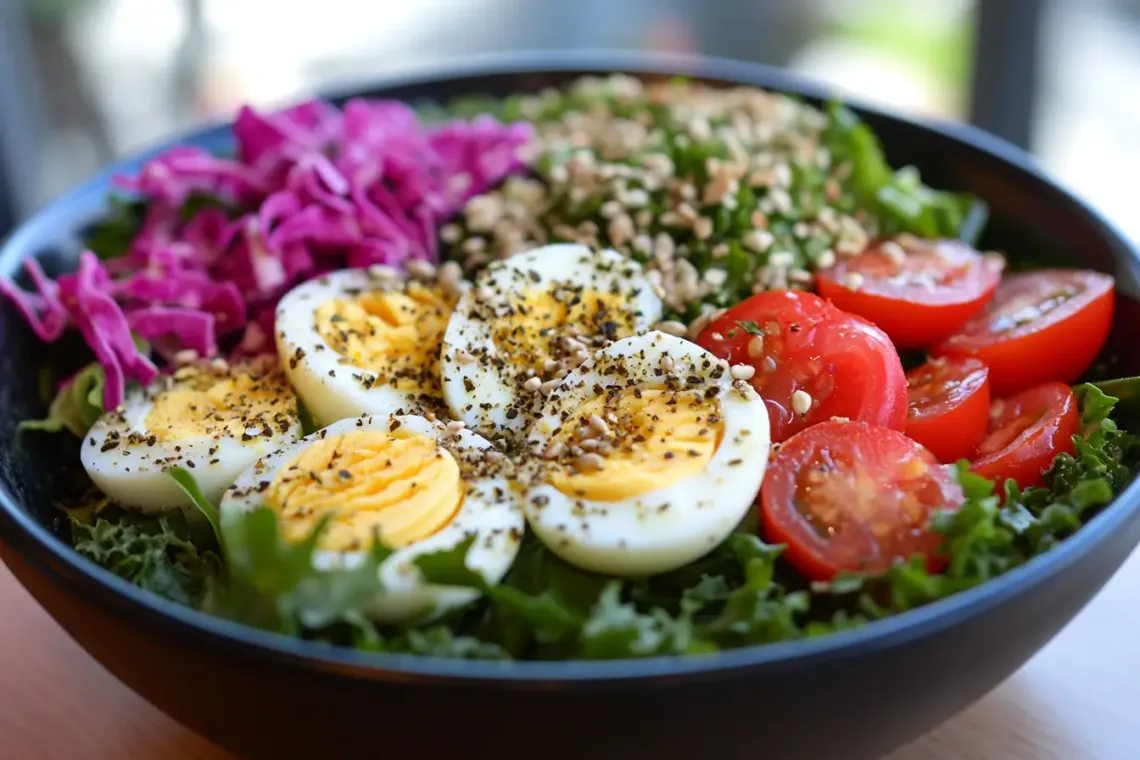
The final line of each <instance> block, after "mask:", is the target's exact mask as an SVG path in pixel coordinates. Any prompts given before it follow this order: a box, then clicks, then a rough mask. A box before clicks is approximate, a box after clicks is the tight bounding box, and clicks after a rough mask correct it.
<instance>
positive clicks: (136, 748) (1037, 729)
mask: <svg viewBox="0 0 1140 760" xmlns="http://www.w3.org/2000/svg"><path fill="white" fill-rule="evenodd" d="M1137 588H1140V553H1138V554H1134V555H1133V556H1132V558H1131V560H1130V561H1129V562H1128V564H1126V565H1125V567H1124V568H1123V569H1121V571H1120V573H1119V574H1118V575H1117V576H1116V577H1115V578H1114V579H1113V580H1112V581H1111V583H1110V584H1109V585H1108V587H1106V588H1105V590H1104V591H1103V592H1102V593H1101V594H1100V595H1099V596H1098V597H1097V598H1096V599H1095V600H1093V602H1092V603H1091V604H1090V605H1089V607H1088V608H1087V609H1086V610H1085V611H1084V612H1083V613H1082V614H1081V615H1080V616H1079V617H1078V618H1077V619H1076V620H1075V621H1073V623H1072V624H1071V625H1070V626H1069V627H1068V628H1067V629H1066V630H1065V631H1064V632H1063V633H1062V634H1061V635H1060V636H1058V637H1057V639H1055V640H1054V641H1053V643H1051V644H1050V645H1049V646H1048V647H1047V648H1046V649H1044V650H1043V651H1042V652H1041V653H1040V654H1039V655H1038V656H1037V657H1036V658H1034V659H1033V660H1032V661H1030V662H1029V664H1027V665H1026V666H1025V668H1024V669H1023V670H1021V671H1020V672H1019V673H1018V674H1017V675H1015V676H1014V677H1013V678H1012V679H1010V680H1009V681H1008V682H1006V683H1005V684H1003V685H1002V686H1000V687H999V688H998V689H997V690H995V691H994V692H993V693H992V694H990V695H989V696H988V697H986V698H985V699H984V700H982V701H981V702H979V703H978V704H976V705H975V706H974V707H972V708H971V709H969V710H967V711H966V712H965V713H963V714H961V715H959V716H958V717H956V718H955V719H954V720H952V721H950V722H949V723H947V724H946V725H944V726H942V727H941V728H939V729H937V730H936V731H934V732H932V733H931V734H929V735H927V736H925V737H923V738H922V739H920V740H918V741H917V742H915V743H914V744H912V745H911V746H909V747H906V748H905V749H903V750H900V751H899V752H897V753H895V754H894V755H892V756H891V757H890V759H889V760H1134V759H1135V758H1137V757H1140V741H1137V739H1136V738H1135V737H1136V734H1135V729H1134V725H1135V722H1136V713H1137V708H1138V707H1140V647H1138V646H1137V642H1140V605H1138V604H1137V600H1138V595H1137V593H1136V591H1137ZM0 756H2V757H4V758H12V760H16V759H17V758H18V759H19V760H55V758H59V760H72V759H73V758H82V759H83V760H122V759H123V758H139V759H140V760H149V758H163V759H164V760H233V758H232V756H231V755H229V754H228V753H226V752H223V751H222V750H220V749H217V748H216V747H214V746H212V745H211V744H210V743H209V742H207V741H205V740H204V739H202V738H200V737H198V736H196V735H195V734H193V733H191V732H190V731H188V730H187V729H185V728H183V727H181V726H180V725H178V724H177V723H175V722H174V721H172V720H170V719H169V718H167V717H166V716H164V715H162V714H161V713H159V712H158V711H157V710H156V709H155V708H153V707H151V706H150V705H149V704H148V703H147V702H145V701H143V700H142V699H141V698H139V697H137V696H135V695H134V694H133V693H132V692H130V691H129V690H128V689H127V688H126V687H124V686H122V685H121V684H120V683H119V682H118V681H116V680H115V679H114V678H113V677H111V675H109V674H108V673H107V672H106V671H104V670H103V669H102V667H101V666H99V665H98V664H97V663H95V661H94V660H92V659H91V658H90V657H88V656H87V655H86V654H85V653H84V652H83V651H82V650H81V649H79V647H78V646H76V645H75V644H74V643H72V641H71V640H70V639H69V638H68V637H67V636H66V635H65V634H64V633H63V632H62V631H61V630H60V629H59V628H58V627H57V626H56V625H55V623H54V622H53V621H52V620H51V619H50V618H49V617H48V616H47V614H46V613H45V612H44V611H43V610H42V609H40V607H39V606H38V605H37V604H36V603H35V602H34V601H33V600H32V598H31V597H30V596H28V594H27V593H26V592H25V591H24V590H23V589H22V588H21V587H20V586H19V584H17V583H16V581H15V580H14V579H13V577H12V575H11V574H10V573H9V572H8V570H7V569H6V568H5V567H4V566H3V565H0Z"/></svg>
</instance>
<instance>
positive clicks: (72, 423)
mask: <svg viewBox="0 0 1140 760" xmlns="http://www.w3.org/2000/svg"><path fill="white" fill-rule="evenodd" d="M105 379H106V378H105V376H104V374H103V368H102V367H101V366H99V365H98V364H97V363H95V362H92V363H90V364H88V365H87V366H86V367H84V368H83V369H81V370H80V371H79V372H78V373H77V374H76V375H75V377H74V379H73V380H72V381H71V383H69V384H68V385H67V386H66V387H64V388H63V389H61V390H60V391H58V392H57V393H56V394H55V398H53V399H52V401H51V404H50V405H49V406H48V414H47V417H45V418H44V419H42V420H24V421H23V422H21V423H20V425H19V427H18V428H17V429H18V430H20V431H25V430H29V431H30V430H38V431H41V432H45V433H58V432H60V431H62V430H67V431H68V432H70V433H71V434H72V435H74V436H76V437H79V438H82V437H83V436H84V435H86V433H87V431H88V430H90V429H91V426H92V425H94V424H95V421H96V420H98V419H99V418H100V417H102V416H103V383H104V381H105Z"/></svg>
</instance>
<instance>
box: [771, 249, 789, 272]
mask: <svg viewBox="0 0 1140 760" xmlns="http://www.w3.org/2000/svg"><path fill="white" fill-rule="evenodd" d="M768 263H769V264H771V265H772V266H774V267H780V268H781V269H787V268H788V267H790V266H792V265H793V264H795V263H796V255H795V254H794V253H792V252H791V251H776V252H775V253H773V254H772V255H771V256H769V257H768Z"/></svg>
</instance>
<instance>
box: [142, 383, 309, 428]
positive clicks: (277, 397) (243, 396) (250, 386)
mask: <svg viewBox="0 0 1140 760" xmlns="http://www.w3.org/2000/svg"><path fill="white" fill-rule="evenodd" d="M296 415H297V402H296V400H295V397H294V395H293V391H292V389H291V388H290V387H289V383H288V381H287V380H286V379H285V375H284V374H283V373H282V372H281V371H279V370H276V371H273V372H270V373H268V374H264V375H259V374H256V373H254V374H250V373H249V372H246V371H243V370H242V369H240V368H233V369H227V370H225V371H224V372H222V371H211V370H208V369H199V368H195V367H183V368H181V369H179V370H177V371H176V372H175V373H174V376H173V383H172V384H171V386H170V387H169V388H167V389H165V390H162V391H159V392H158V393H155V394H154V395H153V397H152V399H151V408H150V411H149V412H148V413H147V416H146V420H145V422H144V423H143V424H144V426H145V427H146V430H147V434H148V436H151V437H153V439H154V440H155V441H179V440H185V439H188V438H201V437H213V438H237V439H239V440H243V441H248V440H251V439H254V438H258V437H269V436H271V435H273V434H275V433H277V432H285V431H287V430H288V429H289V427H291V426H292V424H293V421H294V420H295V419H296Z"/></svg>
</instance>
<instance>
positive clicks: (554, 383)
mask: <svg viewBox="0 0 1140 760" xmlns="http://www.w3.org/2000/svg"><path fill="white" fill-rule="evenodd" d="M561 384H562V380H561V379H556V380H547V381H546V382H545V383H543V384H542V385H540V386H538V390H539V391H541V392H542V393H550V392H551V391H553V390H554V389H555V388H557V387H558V386H559V385H561Z"/></svg>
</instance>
